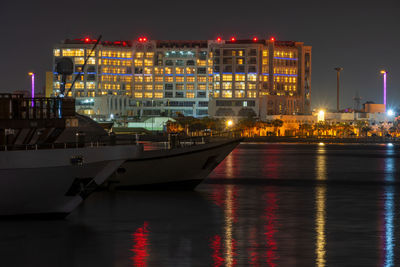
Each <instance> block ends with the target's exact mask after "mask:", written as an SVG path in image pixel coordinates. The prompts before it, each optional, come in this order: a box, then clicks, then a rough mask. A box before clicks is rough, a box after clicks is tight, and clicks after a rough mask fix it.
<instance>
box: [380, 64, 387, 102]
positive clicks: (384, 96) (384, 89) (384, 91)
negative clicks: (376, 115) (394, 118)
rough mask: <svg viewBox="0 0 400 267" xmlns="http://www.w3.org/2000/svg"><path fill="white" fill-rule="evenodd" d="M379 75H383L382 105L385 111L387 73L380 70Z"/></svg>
mask: <svg viewBox="0 0 400 267" xmlns="http://www.w3.org/2000/svg"><path fill="white" fill-rule="evenodd" d="M381 74H383V104H384V105H385V110H386V76H387V71H386V70H381Z"/></svg>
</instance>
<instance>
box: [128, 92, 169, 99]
mask: <svg viewBox="0 0 400 267" xmlns="http://www.w3.org/2000/svg"><path fill="white" fill-rule="evenodd" d="M134 96H135V98H143V96H144V98H153V97H154V98H163V93H154V94H153V93H150V92H148V93H144V94H143V93H141V92H135V93H134Z"/></svg>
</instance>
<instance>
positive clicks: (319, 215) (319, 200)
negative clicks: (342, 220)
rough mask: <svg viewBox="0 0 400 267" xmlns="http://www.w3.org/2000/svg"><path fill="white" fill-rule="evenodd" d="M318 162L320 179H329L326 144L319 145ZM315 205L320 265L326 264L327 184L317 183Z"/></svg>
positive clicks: (317, 263) (318, 262)
mask: <svg viewBox="0 0 400 267" xmlns="http://www.w3.org/2000/svg"><path fill="white" fill-rule="evenodd" d="M317 152H318V154H317V162H316V174H317V180H318V181H325V180H326V179H327V172H326V155H325V153H326V150H325V147H324V146H319V147H318V151H317ZM315 195H316V196H315V205H316V216H315V225H316V227H315V231H316V234H317V240H316V248H315V253H316V265H317V266H319V267H322V266H325V265H326V234H325V231H326V230H325V224H326V204H325V202H326V185H324V184H323V185H319V184H318V185H317V186H316V192H315Z"/></svg>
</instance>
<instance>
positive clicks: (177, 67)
mask: <svg viewBox="0 0 400 267" xmlns="http://www.w3.org/2000/svg"><path fill="white" fill-rule="evenodd" d="M95 43H96V40H90V39H89V38H85V39H75V40H65V41H64V42H63V43H62V44H58V45H56V46H55V47H54V50H53V55H54V57H53V70H54V71H53V83H52V84H53V88H52V91H53V94H54V95H58V94H59V93H60V91H59V89H60V83H61V77H60V75H59V74H58V73H57V72H56V71H55V69H56V64H57V62H58V61H59V60H60V59H61V58H63V57H68V58H71V59H72V61H73V62H74V74H73V75H71V76H70V77H68V79H67V82H66V90H68V89H69V88H70V87H71V83H72V81H73V79H74V78H75V76H79V77H78V79H77V81H76V83H75V84H74V87H73V88H72V90H71V91H70V92H69V93H68V95H69V96H74V97H75V98H76V107H77V111H78V112H80V113H83V114H87V115H90V116H93V117H103V118H108V117H114V116H139V117H142V116H144V117H147V116H177V115H180V114H182V115H185V116H194V117H204V116H210V117H232V118H240V117H248V116H255V117H259V118H261V119H265V117H266V116H267V115H278V114H287V115H288V114H291V115H292V114H309V113H310V94H311V59H312V58H311V47H310V46H304V44H303V43H301V42H291V41H289V42H287V41H275V40H273V39H270V40H258V39H257V38H254V39H250V40H236V39H234V38H232V39H231V40H222V39H220V38H218V39H217V40H208V41H207V40H206V41H159V40H147V39H146V38H145V37H140V38H139V39H138V40H136V41H133V42H132V41H117V42H100V43H99V44H98V45H97V47H96V48H95V50H93V51H92V48H93V47H94V45H95ZM91 51H92V54H91V55H90V57H89V54H90V52H91ZM88 57H89V58H88ZM86 59H87V63H86V66H85V69H83V65H84V62H85V60H86ZM49 84H51V83H49Z"/></svg>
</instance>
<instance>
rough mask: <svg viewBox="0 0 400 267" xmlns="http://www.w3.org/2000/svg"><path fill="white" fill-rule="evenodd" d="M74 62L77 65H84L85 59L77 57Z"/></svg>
mask: <svg viewBox="0 0 400 267" xmlns="http://www.w3.org/2000/svg"><path fill="white" fill-rule="evenodd" d="M74 61H75V64H77V65H83V64H84V63H85V59H84V58H83V57H76V58H75V59H74Z"/></svg>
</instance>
